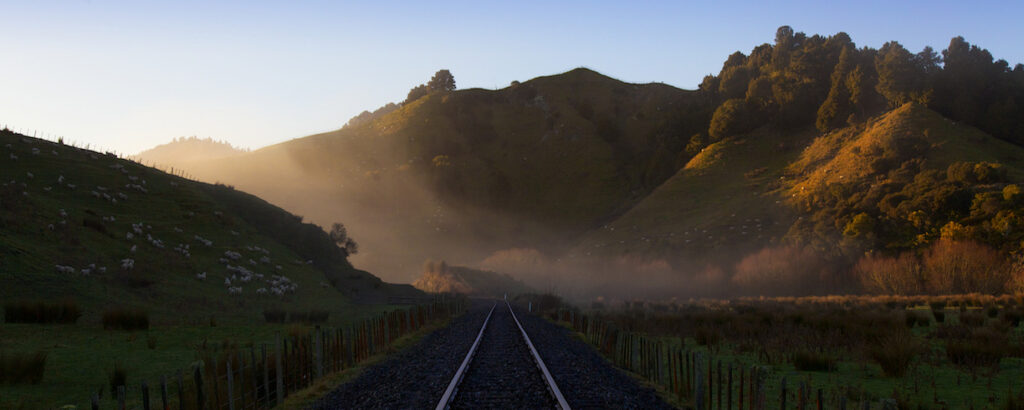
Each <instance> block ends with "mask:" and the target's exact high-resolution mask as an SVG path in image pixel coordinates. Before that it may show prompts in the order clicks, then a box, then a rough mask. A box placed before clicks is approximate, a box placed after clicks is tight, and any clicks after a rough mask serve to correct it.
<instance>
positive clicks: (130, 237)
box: [124, 232, 135, 241]
mask: <svg viewBox="0 0 1024 410" xmlns="http://www.w3.org/2000/svg"><path fill="white" fill-rule="evenodd" d="M134 237H135V235H132V233H131V232H126V233H125V234H124V238H125V239H127V240H129V241H130V240H132V238H134Z"/></svg>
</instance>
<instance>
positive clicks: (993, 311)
mask: <svg viewBox="0 0 1024 410" xmlns="http://www.w3.org/2000/svg"><path fill="white" fill-rule="evenodd" d="M985 314H986V315H988V317H990V318H993V319H995V318H996V316H999V307H997V306H995V305H992V306H989V307H988V308H987V309H985Z"/></svg>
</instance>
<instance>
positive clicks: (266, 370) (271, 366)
mask: <svg viewBox="0 0 1024 410" xmlns="http://www.w3.org/2000/svg"><path fill="white" fill-rule="evenodd" d="M467 306H468V302H467V300H466V299H465V298H464V297H458V296H449V295H438V296H436V297H435V298H434V299H433V301H432V302H431V303H429V304H423V305H417V306H413V307H410V308H407V309H400V310H395V311H391V312H387V313H382V314H380V315H377V316H375V317H372V318H369V319H366V320H362V321H360V322H358V323H356V324H353V325H351V326H347V327H342V328H330V329H329V328H321V327H320V326H317V327H316V329H315V330H314V331H312V332H310V333H309V334H305V335H291V336H288V337H282V336H281V335H278V336H277V337H276V340H274V341H273V342H270V343H262V344H259V345H258V346H257V345H253V346H250V347H248V348H240V347H237V346H226V347H224V349H222V350H221V351H219V352H205V353H201V357H202V360H199V361H197V362H196V363H194V364H192V365H191V366H189V367H187V368H184V369H180V370H178V371H177V372H174V373H172V374H169V375H165V376H163V377H161V378H160V379H159V380H151V381H143V382H141V383H138V384H135V383H133V384H131V385H129V386H123V385H122V386H118V387H117V388H116V389H113V390H112V391H111V395H110V396H109V397H107V398H104V397H103V393H102V392H97V393H95V394H93V396H92V398H91V407H92V409H94V410H95V409H100V408H101V407H102V408H110V407H111V406H112V405H115V406H116V408H117V409H129V408H142V409H144V410H150V409H165V410H169V409H178V410H210V409H218V410H219V409H224V410H243V409H269V408H272V407H274V406H277V405H279V404H281V403H283V402H284V400H285V399H286V398H287V397H288V396H289V395H291V394H293V393H295V392H297V391H300V390H302V389H305V388H307V387H310V386H312V385H313V384H315V383H316V382H317V381H319V380H322V379H323V378H324V377H325V376H328V375H331V374H334V373H337V372H340V371H343V370H345V369H348V368H351V367H353V366H356V365H358V364H360V363H362V362H363V361H365V360H366V359H368V358H370V357H371V356H374V355H376V354H378V353H381V352H383V351H385V350H386V349H388V347H389V346H391V344H392V343H393V342H394V341H395V340H396V339H398V338H400V337H402V336H405V335H407V334H410V333H412V332H415V331H417V330H419V329H421V328H423V326H425V325H427V324H429V323H431V322H434V321H437V320H442V319H447V318H450V317H452V316H454V315H457V314H460V313H462V312H464V311H465V310H466V308H467ZM150 382H151V383H152V384H150Z"/></svg>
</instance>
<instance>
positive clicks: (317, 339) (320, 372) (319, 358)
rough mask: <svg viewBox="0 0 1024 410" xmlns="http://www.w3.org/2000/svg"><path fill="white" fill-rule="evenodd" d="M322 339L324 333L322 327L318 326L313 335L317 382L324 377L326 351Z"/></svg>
mask: <svg viewBox="0 0 1024 410" xmlns="http://www.w3.org/2000/svg"><path fill="white" fill-rule="evenodd" d="M321 339H323V333H322V332H321V330H320V325H316V332H315V333H314V334H313V357H314V359H313V360H315V361H316V380H320V379H321V378H322V377H324V351H323V343H321Z"/></svg>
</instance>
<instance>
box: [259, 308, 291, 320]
mask: <svg viewBox="0 0 1024 410" xmlns="http://www.w3.org/2000/svg"><path fill="white" fill-rule="evenodd" d="M286 318H287V313H286V312H285V311H283V310H276V309H268V310H264V311H263V320H266V321H267V323H284V321H285V319H286Z"/></svg>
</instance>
